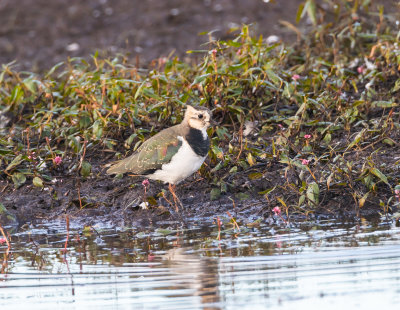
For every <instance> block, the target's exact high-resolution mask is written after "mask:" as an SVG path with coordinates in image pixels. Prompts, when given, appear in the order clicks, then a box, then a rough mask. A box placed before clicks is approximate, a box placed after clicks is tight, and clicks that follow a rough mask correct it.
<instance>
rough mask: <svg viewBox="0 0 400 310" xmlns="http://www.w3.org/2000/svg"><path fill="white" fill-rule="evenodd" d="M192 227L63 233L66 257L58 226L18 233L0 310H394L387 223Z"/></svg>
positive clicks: (398, 248)
mask: <svg viewBox="0 0 400 310" xmlns="http://www.w3.org/2000/svg"><path fill="white" fill-rule="evenodd" d="M198 222H200V221H198ZM198 222H196V221H195V220H193V222H192V223H191V224H190V225H189V228H186V229H183V228H181V225H180V224H179V223H174V222H166V223H164V224H163V225H161V227H162V228H158V229H148V230H147V231H143V229H141V230H139V229H138V230H136V229H134V228H132V227H124V228H112V227H107V226H106V225H98V226H95V227H86V228H85V229H84V228H83V227H79V226H78V225H75V226H74V225H72V228H71V230H70V236H69V242H68V245H67V252H66V253H65V252H63V248H64V245H65V241H66V228H65V223H64V222H63V221H60V222H56V223H51V224H44V225H39V226H36V227H33V226H31V227H26V228H24V229H20V230H19V231H17V232H14V233H12V248H11V251H10V252H9V254H8V255H6V253H7V247H6V246H5V244H3V245H2V246H0V259H2V260H3V264H2V274H0V303H1V306H2V309H53V310H54V309H57V310H59V309H69V310H72V309H100V308H101V309H296V310H299V309H340V308H342V309H352V308H356V309H377V308H378V307H385V308H386V309H397V308H398V304H399V303H400V297H399V296H400V229H399V228H397V227H395V225H394V224H393V223H392V222H390V221H386V222H385V221H381V222H375V223H373V224H372V223H369V222H367V221H362V222H360V223H345V224H343V223H337V222H334V221H321V222H319V223H318V224H315V223H314V224H313V223H307V222H303V223H301V224H297V225H293V224H292V225H291V227H290V228H288V227H286V225H285V224H284V223H282V222H281V223H278V224H271V223H263V222H261V223H260V224H259V225H250V227H248V226H245V225H243V226H241V225H240V223H239V226H240V231H238V229H237V228H235V226H234V225H233V224H232V223H229V218H228V219H227V220H226V222H225V223H223V225H222V227H221V229H220V232H219V230H218V225H217V224H216V223H215V222H214V223H213V222H202V224H201V225H200V224H199V223H198ZM72 224H73V223H72ZM218 235H219V238H218ZM55 307H56V308H55Z"/></svg>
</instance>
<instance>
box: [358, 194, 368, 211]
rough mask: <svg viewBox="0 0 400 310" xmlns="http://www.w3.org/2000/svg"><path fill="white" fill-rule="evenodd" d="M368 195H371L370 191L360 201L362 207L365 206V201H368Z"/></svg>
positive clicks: (359, 204)
mask: <svg viewBox="0 0 400 310" xmlns="http://www.w3.org/2000/svg"><path fill="white" fill-rule="evenodd" d="M368 195H369V192H368V193H366V194H365V195H364V196H362V198H361V199H360V200H359V201H358V206H359V207H360V208H362V207H363V206H364V204H365V202H366V201H367V198H368Z"/></svg>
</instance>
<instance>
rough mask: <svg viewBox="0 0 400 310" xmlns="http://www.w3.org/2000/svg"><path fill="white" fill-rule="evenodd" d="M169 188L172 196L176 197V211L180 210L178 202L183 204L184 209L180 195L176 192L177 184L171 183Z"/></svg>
mask: <svg viewBox="0 0 400 310" xmlns="http://www.w3.org/2000/svg"><path fill="white" fill-rule="evenodd" d="M168 188H169V191H170V192H171V194H172V198H174V203H175V209H176V212H179V207H178V203H179V205H180V206H181V208H182V209H183V205H182V202H181V201H180V200H179V198H178V196H177V195H176V193H175V184H174V185H171V184H169V185H168Z"/></svg>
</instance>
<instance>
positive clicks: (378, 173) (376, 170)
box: [370, 167, 389, 185]
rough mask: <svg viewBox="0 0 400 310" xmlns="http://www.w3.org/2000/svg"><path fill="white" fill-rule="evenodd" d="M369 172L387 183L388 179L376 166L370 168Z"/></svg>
mask: <svg viewBox="0 0 400 310" xmlns="http://www.w3.org/2000/svg"><path fill="white" fill-rule="evenodd" d="M370 172H371V173H372V174H373V175H374V176H376V177H378V178H379V179H380V180H381V181H383V182H385V183H386V184H387V185H389V182H388V179H387V177H386V175H384V174H383V173H382V172H380V171H379V170H378V169H377V168H375V167H374V168H371V169H370Z"/></svg>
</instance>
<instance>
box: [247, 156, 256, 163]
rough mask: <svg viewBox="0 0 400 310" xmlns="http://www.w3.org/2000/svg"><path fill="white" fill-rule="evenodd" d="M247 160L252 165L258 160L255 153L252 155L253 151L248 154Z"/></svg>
mask: <svg viewBox="0 0 400 310" xmlns="http://www.w3.org/2000/svg"><path fill="white" fill-rule="evenodd" d="M247 162H248V163H249V165H250V166H253V165H254V164H255V163H256V161H255V159H254V157H253V155H251V153H249V154H247Z"/></svg>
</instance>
